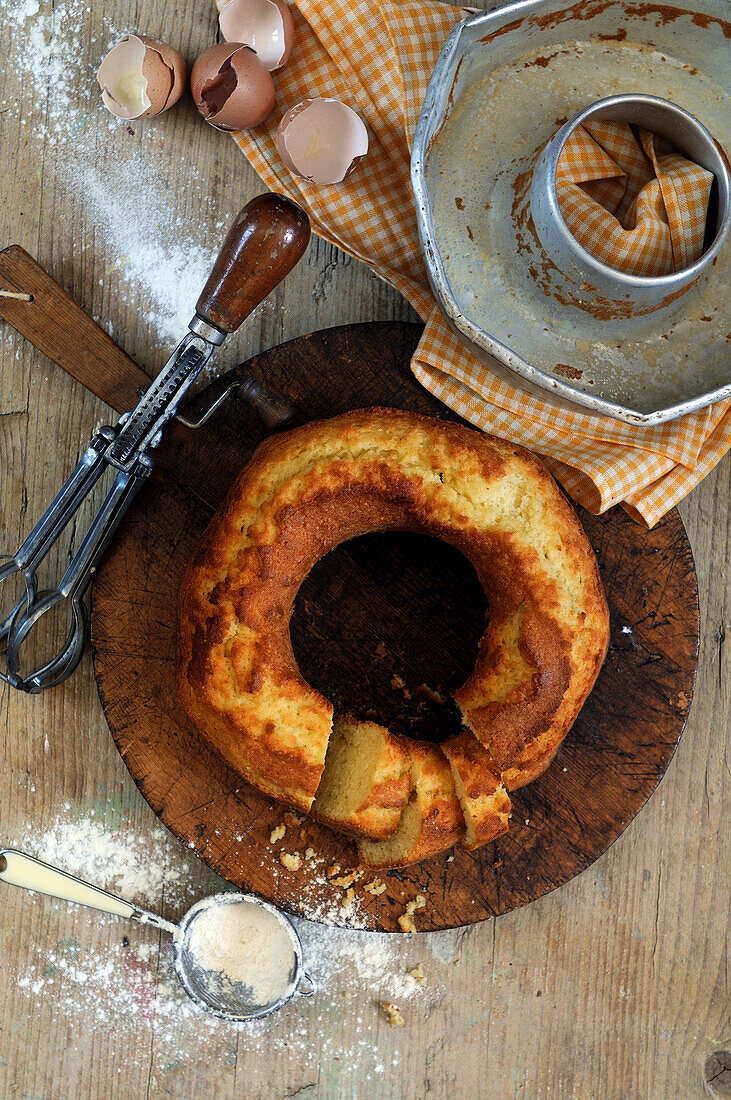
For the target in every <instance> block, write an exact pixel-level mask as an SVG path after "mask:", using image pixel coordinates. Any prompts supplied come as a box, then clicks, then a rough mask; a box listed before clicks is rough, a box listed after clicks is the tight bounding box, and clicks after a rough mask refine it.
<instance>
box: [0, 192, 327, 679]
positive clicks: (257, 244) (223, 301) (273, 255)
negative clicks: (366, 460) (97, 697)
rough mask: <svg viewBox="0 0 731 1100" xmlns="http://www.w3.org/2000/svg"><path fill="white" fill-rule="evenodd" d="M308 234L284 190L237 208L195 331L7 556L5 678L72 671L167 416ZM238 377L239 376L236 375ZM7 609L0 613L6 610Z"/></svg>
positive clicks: (105, 430)
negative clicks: (50, 578)
mask: <svg viewBox="0 0 731 1100" xmlns="http://www.w3.org/2000/svg"><path fill="white" fill-rule="evenodd" d="M309 236H310V225H309V220H308V218H307V215H306V214H305V212H304V211H303V210H302V209H301V208H300V207H299V206H297V205H296V203H293V202H291V201H290V200H289V199H285V198H284V197H283V196H281V195H271V194H270V195H260V196H258V197H257V198H255V199H252V201H251V202H249V203H248V204H247V205H246V206H245V207H244V208H243V210H242V211H241V212H240V213H239V215H238V217H237V218H236V221H235V222H234V224H233V226H232V227H231V230H230V232H229V234H228V236H227V238H226V240H225V242H224V244H223V247H222V249H221V251H220V253H219V255H218V258H217V260H216V263H215V264H214V267H213V270H212V272H211V274H210V276H209V278H208V281H207V283H206V285H205V287H204V288H203V292H202V293H201V296H200V298H199V299H198V302H197V304H196V307H195V316H194V317H193V319H192V321H191V322H190V324H189V325H188V332H187V333H186V334H185V336H184V337H183V339H182V340H181V341H180V343H179V344H178V346H177V347H176V349H175V351H174V352H173V353H172V355H171V356H170V358H169V359H168V361H167V363H166V364H165V366H164V367H163V368H162V370H161V371H160V373H159V374H158V376H157V377H156V378H155V380H154V381H153V382H152V384H151V385H150V387H149V389H148V390H146V392H145V393H144V394H143V396H142V397H141V399H140V401H139V402H138V404H137V405H136V407H135V408H134V409H131V410H130V411H129V412H125V413H123V414H122V415H121V416H120V418H119V420H118V421H117V423H116V424H113V425H105V426H103V427H101V428H100V429H99V430H98V431H97V432H96V433H95V434H94V436H93V437H92V439H91V441H90V443H89V445H88V447H87V448H86V450H85V451H84V454H83V455H82V457H81V460H80V462H79V464H78V465H77V467H76V469H75V470H74V471H73V473H72V474H71V476H70V477H69V478H68V480H67V481H66V483H65V484H64V485H63V487H62V488H61V490H60V491H59V492H58V493H57V495H56V496H55V497H54V499H53V501H52V502H51V504H50V505H49V507H48V508H47V509H46V511H45V512H44V513H43V515H42V516H41V518H40V519H39V521H38V523H36V525H35V527H34V528H33V530H32V531H31V532H30V534H29V535H28V537H27V538H26V539H25V541H24V542H23V544H22V545H21V546H20V547H19V549H18V551H17V552H16V554H15V555H14V556H13V557H12V558H8V557H7V556H6V555H0V560H3V561H4V564H3V565H0V582H2V581H4V580H7V579H8V578H9V577H11V576H13V575H15V574H23V577H24V581H25V591H24V593H23V596H22V597H21V599H20V600H19V601H18V603H17V604H16V605H15V607H13V608H12V610H10V611H9V613H8V614H7V615H5V617H4V618H2V619H0V655H2V653H3V651H4V657H5V666H6V667H5V670H4V671H3V670H2V669H0V678H2V679H3V680H5V681H6V682H7V683H8V684H10V685H11V686H12V687H14V688H18V690H20V691H24V692H27V693H29V694H31V695H37V694H39V693H40V692H41V691H43V690H44V689H45V688H49V687H54V686H55V685H56V684H60V683H61V682H62V681H63V680H65V679H66V678H67V677H68V676H70V675H71V673H72V672H73V671H74V669H75V668H76V666H77V665H78V663H79V661H80V659H81V655H82V653H83V651H84V646H85V644H86V638H87V635H88V612H87V609H86V605H85V603H84V593H85V592H86V589H87V588H88V586H89V583H90V581H91V579H92V577H93V575H94V572H95V570H96V567H97V565H98V563H99V561H100V559H101V557H102V554H103V553H104V551H105V549H106V547H107V546H108V545H109V541H110V539H111V538H112V536H113V535H114V532H115V531H116V529H117V527H118V526H119V523H120V521H121V520H122V517H123V516H124V514H125V513H126V511H127V509H128V508H129V506H130V504H131V503H132V501H133V500H134V498H135V496H136V495H137V493H138V492H139V490H140V489H141V488H142V486H143V485H144V483H145V480H146V479H147V478H148V477H149V475H150V472H151V470H152V467H153V455H152V452H153V451H154V449H155V448H156V447H157V446H158V444H159V442H160V439H161V437H162V429H163V427H164V425H165V424H166V423H167V421H168V420H170V419H171V418H172V417H175V416H176V414H177V412H178V407H179V405H180V403H181V400H182V398H183V397H184V395H185V394H186V392H187V391H188V389H189V388H190V386H191V385H192V383H193V382H194V380H195V378H196V377H197V375H198V374H200V372H201V370H202V368H203V367H204V366H205V364H206V363H207V362H208V360H209V359H210V358H211V356H212V355H213V353H214V352H215V351H216V349H217V348H218V347H220V346H221V344H223V342H224V340H225V339H226V337H227V336H228V335H229V334H230V333H232V332H235V331H236V329H237V328H238V327H239V326H240V325H241V323H242V322H243V321H244V320H245V319H246V318H247V317H248V316H249V314H250V313H252V311H253V310H254V309H255V308H256V307H257V306H258V305H259V303H260V302H261V301H262V300H263V299H264V298H265V297H266V296H267V294H269V293H270V291H271V290H273V289H274V287H275V286H276V285H277V284H278V283H279V282H281V280H282V279H283V278H284V277H285V275H287V274H288V273H289V271H291V270H292V268H293V267H294V266H295V264H296V263H297V262H298V260H299V259H300V258H301V256H302V254H303V253H304V251H305V248H306V247H307V242H308V240H309ZM234 385H235V384H234ZM231 388H232V386H228V387H227V388H226V389H225V390H224V392H223V393H222V394H221V395H220V396H219V397H218V398H217V399H216V401H215V402H214V403H213V405H212V406H211V407H210V408H209V409H208V410H207V412H206V413H205V414H204V415H203V416H201V417H200V418H199V419H198V420H196V421H193V422H191V421H190V420H186V419H185V418H184V417H182V416H180V417H179V419H180V420H181V421H182V422H183V423H184V424H186V425H187V426H188V427H192V428H195V427H200V426H201V425H202V424H203V423H205V421H206V420H207V419H208V418H209V417H210V416H211V415H212V413H213V412H214V411H215V410H216V409H217V408H218V407H219V406H220V405H221V403H222V401H223V400H224V398H225V397H226V396H227V395H228V393H229V392H230V390H231ZM109 467H111V468H112V469H113V470H116V474H115V477H114V481H113V482H112V485H111V488H110V489H109V492H108V493H107V495H106V497H105V499H104V502H103V503H102V505H101V507H100V508H99V511H98V512H97V513H96V515H95V517H94V519H93V520H92V522H91V524H90V526H89V528H88V530H87V532H86V534H85V535H84V537H83V539H82V542H81V545H80V546H79V548H78V550H77V551H76V553H75V554H74V555H73V557H72V558H71V561H70V562H69V565H68V568H67V569H66V572H65V574H64V576H63V578H62V580H61V582H60V584H59V585H58V587H57V588H55V589H50V590H39V585H38V575H37V574H38V569H39V567H40V565H41V563H42V562H43V561H44V560H45V558H46V557H47V556H48V554H49V552H50V550H51V548H52V547H53V545H54V544H55V543H56V541H57V539H58V538H59V536H60V535H61V533H62V532H63V531H64V529H65V528H66V527H67V526H68V524H69V523H70V522H71V520H72V518H73V517H74V515H75V514H76V512H77V511H78V509H79V507H80V505H81V504H82V502H83V501H84V500H85V499H86V498H87V497H88V495H89V493H90V492H91V490H92V489H93V487H94V486H95V485H96V483H97V481H99V479H100V478H101V476H102V475H103V474H104V473H105V471H106V470H107V469H108V468H109ZM65 601H68V607H69V626H68V633H67V635H66V640H65V642H64V644H63V646H62V648H61V649H60V650H59V652H58V653H57V654H56V655H55V656H54V657H52V658H51V659H50V660H49V661H47V662H46V663H45V664H43V665H41V667H39V668H35V669H33V670H31V671H27V672H25V674H22V673H21V658H20V651H21V648H22V646H23V644H24V642H25V641H26V639H27V638H28V635H29V634H30V632H31V630H32V629H33V627H34V626H35V625H36V624H37V623H38V622H39V620H40V619H41V618H42V617H43V616H44V615H45V614H46V613H47V612H49V611H51V610H52V609H53V608H54V607H57V606H58V605H59V604H62V603H64V602H65ZM2 614H3V612H0V615H2Z"/></svg>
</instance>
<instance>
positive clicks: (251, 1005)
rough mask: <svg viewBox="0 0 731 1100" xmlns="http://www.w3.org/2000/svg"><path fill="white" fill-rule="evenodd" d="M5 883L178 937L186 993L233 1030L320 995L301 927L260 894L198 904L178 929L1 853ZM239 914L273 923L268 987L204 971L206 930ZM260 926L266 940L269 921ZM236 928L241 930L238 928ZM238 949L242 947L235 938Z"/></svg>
mask: <svg viewBox="0 0 731 1100" xmlns="http://www.w3.org/2000/svg"><path fill="white" fill-rule="evenodd" d="M0 881H3V882H7V883H10V884H12V885H13V886H22V887H24V888H25V889H26V890H36V891H38V892H39V893H42V894H47V895H48V896H49V897H52V898H60V899H61V900H62V901H70V902H73V903H74V904H76V905H86V906H89V907H90V908H92V909H99V910H101V912H103V913H111V914H112V915H113V916H115V917H127V918H128V919H130V920H136V921H139V922H140V923H141V924H146V925H151V926H152V927H154V928H161V929H162V930H163V931H164V932H170V933H171V935H172V937H173V955H174V962H175V972H176V974H177V975H178V978H179V979H180V982H181V984H182V986H183V988H184V989H185V991H186V993H187V994H188V996H189V997H191V998H192V1000H193V1001H195V1003H196V1004H197V1005H198V1006H199V1007H200V1008H203V1009H205V1010H206V1011H207V1012H212V1013H213V1015H214V1016H220V1017H221V1018H222V1019H225V1020H230V1021H233V1022H238V1021H243V1020H255V1019H258V1018H259V1017H260V1016H268V1015H269V1013H270V1012H274V1011H275V1010H276V1009H278V1008H281V1007H282V1006H283V1005H285V1004H286V1003H287V1001H290V1000H291V999H292V997H294V996H299V997H310V996H312V994H313V993H314V992H315V983H314V982H313V980H312V978H311V977H310V976H309V974H308V973H307V972H306V971H305V969H304V963H303V959H302V944H301V943H300V939H299V936H298V935H297V932H296V930H295V927H294V925H293V924H292V922H291V921H290V920H288V919H287V917H285V915H284V914H283V913H280V911H279V910H278V909H275V907H274V906H273V905H270V904H269V903H268V902H266V901H263V900H262V899H261V898H259V897H257V896H256V895H255V894H237V893H233V892H231V893H225V894H213V895H212V896H211V897H208V898H204V899H203V900H202V901H199V902H196V904H195V905H193V906H192V907H191V908H190V909H189V910H188V912H187V913H186V914H185V915H184V917H183V919H182V920H181V921H180V923H179V924H173V923H172V921H168V920H165V919H164V918H163V917H159V916H157V914H156V913H150V912H149V911H148V910H147V909H142V908H140V906H138V905H132V904H131V903H130V902H128V901H124V900H123V898H119V897H117V896H116V894H110V893H109V892H108V891H107V890H102V889H100V888H99V887H98V886H92V885H91V884H90V883H88V882H84V880H83V879H80V878H77V877H76V875H70V874H68V872H66V871H61V870H60V869H59V868H57V867H52V866H51V865H50V864H48V863H43V862H42V861H41V860H40V859H36V858H35V856H29V855H26V854H25V853H24V852H18V851H16V850H15V849H14V848H4V849H0ZM234 906H245V907H248V908H249V909H251V910H253V911H254V912H255V913H256V914H257V916H258V917H259V918H262V917H263V918H264V921H265V922H266V923H265V925H264V926H263V931H264V942H265V944H266V951H267V952H268V954H269V958H268V959H267V962H268V967H267V970H268V975H269V977H268V982H267V985H266V987H264V986H262V985H261V983H259V984H258V986H257V984H256V983H255V984H254V985H247V983H246V982H245V981H243V980H239V981H229V980H227V979H226V977H225V975H224V976H223V980H221V979H222V975H221V974H220V973H217V972H211V971H210V970H208V969H207V968H206V966H205V965H204V964H205V958H204V957H202V956H201V954H200V950H199V945H200V944H201V943H202V942H205V938H204V937H203V936H201V935H200V932H201V926H203V928H204V929H205V925H206V923H207V922H210V921H211V918H220V917H221V916H224V918H225V916H226V915H227V914H231V915H233V908H232V907H234ZM228 907H231V908H228ZM257 923H258V926H259V931H260V932H261V931H262V921H261V919H260V920H259V921H258V922H257ZM233 926H234V927H235V922H234V924H233ZM225 927H226V921H225V920H223V921H221V920H220V919H216V920H215V933H216V935H218V936H219V937H220V936H221V930H222V928H223V929H225ZM224 934H225V933H224ZM232 946H234V947H236V946H237V944H236V942H235V938H234V942H233V944H232ZM241 952H242V953H243V954H244V956H245V953H246V944H243V945H242V946H241Z"/></svg>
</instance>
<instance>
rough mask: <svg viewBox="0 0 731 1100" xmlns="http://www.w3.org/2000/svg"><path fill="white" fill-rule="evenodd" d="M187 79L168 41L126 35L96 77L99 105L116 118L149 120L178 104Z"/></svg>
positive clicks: (186, 70)
mask: <svg viewBox="0 0 731 1100" xmlns="http://www.w3.org/2000/svg"><path fill="white" fill-rule="evenodd" d="M187 77H188V69H187V66H186V64H185V61H184V60H183V58H182V57H181V56H180V54H179V53H178V51H177V50H174V49H173V47H172V46H169V45H168V44H167V42H160V41H159V40H158V39H156V38H147V37H145V35H142V34H126V35H125V36H124V38H123V39H122V40H121V41H120V42H118V43H117V45H116V46H114V47H113V48H112V49H111V50H110V51H109V53H108V54H107V55H106V57H105V58H104V60H103V61H102V63H101V65H100V66H99V68H98V70H97V74H96V79H97V81H98V83H99V87H100V88H101V90H102V102H103V104H104V106H105V107H106V109H107V110H108V111H109V112H111V114H113V115H116V117H117V118H124V119H127V120H132V119H139V118H151V117H152V116H153V115H159V114H162V112H163V111H167V109H168V107H172V106H173V104H174V103H177V102H178V100H179V99H180V97H181V95H182V94H183V89H184V87H185V83H186V80H187Z"/></svg>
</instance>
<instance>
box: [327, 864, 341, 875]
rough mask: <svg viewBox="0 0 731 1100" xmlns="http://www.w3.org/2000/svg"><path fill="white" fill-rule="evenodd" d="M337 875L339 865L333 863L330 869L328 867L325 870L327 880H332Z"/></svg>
mask: <svg viewBox="0 0 731 1100" xmlns="http://www.w3.org/2000/svg"><path fill="white" fill-rule="evenodd" d="M339 874H340V864H339V863H333V865H332V867H328V869H327V877H328V878H332V877H333V875H339Z"/></svg>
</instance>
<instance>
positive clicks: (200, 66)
mask: <svg viewBox="0 0 731 1100" xmlns="http://www.w3.org/2000/svg"><path fill="white" fill-rule="evenodd" d="M190 86H191V90H192V92H193V99H194V100H195V104H196V107H197V108H198V110H199V111H200V113H201V114H202V115H203V118H204V119H205V120H206V122H208V123H210V125H211V126H215V127H216V128H217V129H218V130H247V129H248V128H249V127H251V126H259V125H260V123H262V122H265V121H266V119H268V118H269V115H270V114H271V113H272V111H273V110H274V107H275V104H276V93H275V91H274V81H273V80H272V78H271V74H270V73H269V70H268V69H266V68H265V67H264V65H263V64H262V63H261V61H260V60H259V58H258V57H257V56H256V54H255V53H254V51H253V50H252V49H251V47H250V46H245V45H243V43H241V42H221V43H219V45H218V46H211V48H210V50H206V52H205V53H202V54H201V55H200V57H199V58H198V60H197V61H196V63H195V64H194V66H193V69H192V71H191V74H190Z"/></svg>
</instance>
